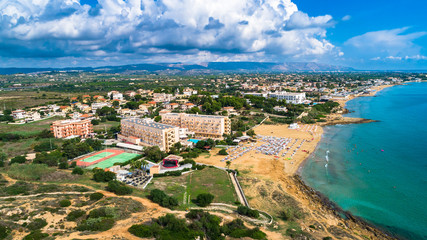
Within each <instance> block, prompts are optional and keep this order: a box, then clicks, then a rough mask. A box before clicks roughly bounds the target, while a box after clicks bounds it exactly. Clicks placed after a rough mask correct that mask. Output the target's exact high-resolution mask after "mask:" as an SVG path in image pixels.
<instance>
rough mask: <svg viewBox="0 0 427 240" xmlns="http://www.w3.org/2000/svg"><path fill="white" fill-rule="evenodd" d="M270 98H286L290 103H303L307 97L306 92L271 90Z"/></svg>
mask: <svg viewBox="0 0 427 240" xmlns="http://www.w3.org/2000/svg"><path fill="white" fill-rule="evenodd" d="M268 98H276V99H277V100H286V102H288V103H293V104H302V103H303V102H304V101H305V100H306V98H305V93H293V92H270V93H268Z"/></svg>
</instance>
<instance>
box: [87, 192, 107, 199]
mask: <svg viewBox="0 0 427 240" xmlns="http://www.w3.org/2000/svg"><path fill="white" fill-rule="evenodd" d="M103 197H104V194H102V193H100V192H96V193H92V194H91V195H90V196H89V198H90V200H91V201H98V200H99V199H101V198H103Z"/></svg>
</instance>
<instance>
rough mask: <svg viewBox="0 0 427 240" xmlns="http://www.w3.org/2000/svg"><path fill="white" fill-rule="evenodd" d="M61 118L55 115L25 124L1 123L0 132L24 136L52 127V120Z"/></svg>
mask: <svg viewBox="0 0 427 240" xmlns="http://www.w3.org/2000/svg"><path fill="white" fill-rule="evenodd" d="M60 119H62V118H61V117H58V116H55V117H51V118H48V119H45V120H41V121H36V122H31V123H25V124H7V123H0V133H14V134H20V135H24V136H29V135H35V134H38V133H40V132H41V131H43V130H45V129H50V125H51V124H52V122H53V121H56V120H60Z"/></svg>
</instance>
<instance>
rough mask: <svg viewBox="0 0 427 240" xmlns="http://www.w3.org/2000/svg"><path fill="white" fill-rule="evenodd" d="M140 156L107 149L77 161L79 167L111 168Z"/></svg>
mask: <svg viewBox="0 0 427 240" xmlns="http://www.w3.org/2000/svg"><path fill="white" fill-rule="evenodd" d="M137 156H139V154H136V153H127V152H125V151H123V150H120V149H105V150H102V151H99V152H96V153H93V154H90V155H88V156H84V157H82V158H80V159H78V160H77V166H80V167H87V168H88V169H93V168H103V169H105V168H109V167H111V166H113V165H114V163H122V162H126V161H128V160H130V159H132V158H134V157H137Z"/></svg>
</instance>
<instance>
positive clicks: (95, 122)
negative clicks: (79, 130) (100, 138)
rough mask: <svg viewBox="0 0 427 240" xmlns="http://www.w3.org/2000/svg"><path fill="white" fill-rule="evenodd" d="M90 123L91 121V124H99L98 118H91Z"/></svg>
mask: <svg viewBox="0 0 427 240" xmlns="http://www.w3.org/2000/svg"><path fill="white" fill-rule="evenodd" d="M90 123H92V125H99V120H97V119H92V121H90Z"/></svg>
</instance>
